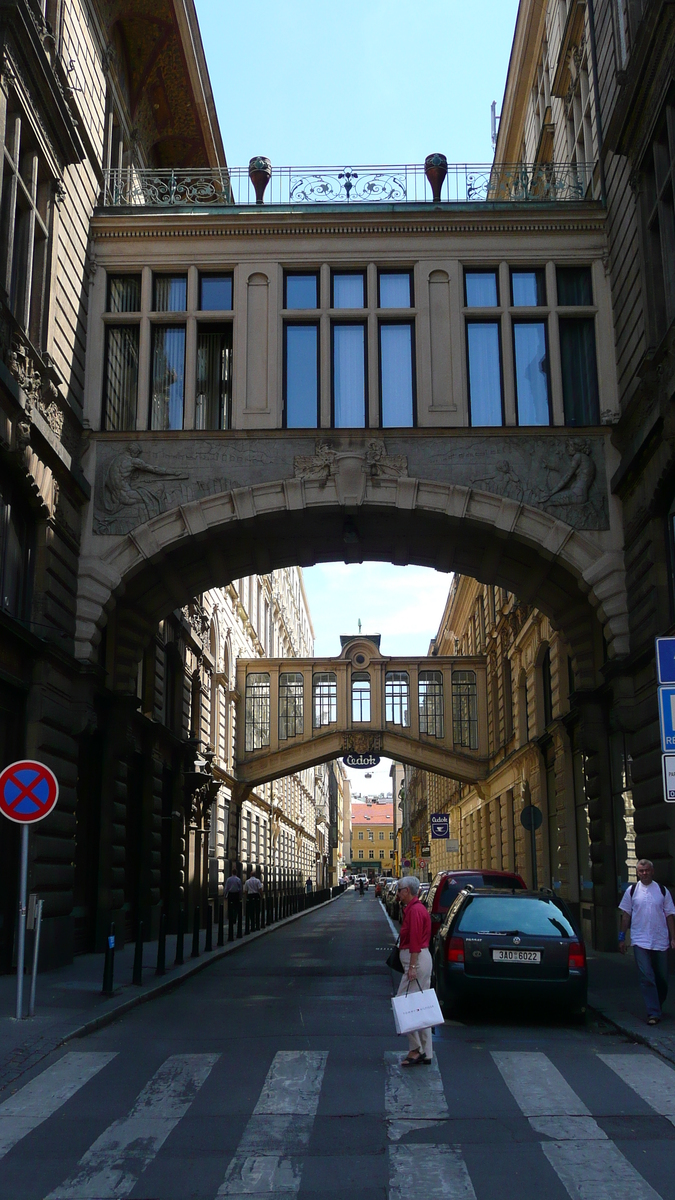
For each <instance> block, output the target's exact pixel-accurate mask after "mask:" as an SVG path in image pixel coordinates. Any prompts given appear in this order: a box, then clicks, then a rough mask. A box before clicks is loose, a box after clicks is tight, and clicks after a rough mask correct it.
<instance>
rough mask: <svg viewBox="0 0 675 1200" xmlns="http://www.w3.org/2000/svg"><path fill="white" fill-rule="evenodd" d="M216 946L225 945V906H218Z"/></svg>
mask: <svg viewBox="0 0 675 1200" xmlns="http://www.w3.org/2000/svg"><path fill="white" fill-rule="evenodd" d="M218 945H219V946H224V945H225V905H224V904H219V905H218Z"/></svg>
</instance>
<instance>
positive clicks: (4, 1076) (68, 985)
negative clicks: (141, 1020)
mask: <svg viewBox="0 0 675 1200" xmlns="http://www.w3.org/2000/svg"><path fill="white" fill-rule="evenodd" d="M337 899H339V896H334V897H333V898H332V899H331V900H325V901H324V902H323V903H322V904H316V905H314V906H313V907H312V908H308V909H305V910H304V911H303V912H299V913H294V914H293V915H292V916H290V917H285V918H284V919H283V920H281V921H276V922H275V923H274V924H273V925H268V926H267V927H266V928H265V929H261V930H260V931H259V932H258V933H250V934H249V935H248V937H242V938H241V939H239V940H235V941H234V942H229V943H228V942H226V943H225V946H222V947H220V948H215V941H216V938H217V929H214V931H213V940H214V949H213V950H211V951H209V952H208V953H206V951H205V950H204V944H205V941H206V930H204V929H203V930H202V931H201V939H200V955H199V957H198V958H192V957H191V950H192V937H191V936H189V937H188V936H185V938H184V943H183V953H184V956H185V962H184V964H183V966H181V967H175V966H174V965H173V963H174V960H175V957H176V935H175V934H169V935H167V939H166V974H165V975H161V976H158V975H156V974H155V970H156V966H157V942H156V941H155V942H146V943H145V944H144V946H143V983H142V985H141V986H140V987H139V986H134V984H132V982H131V977H132V973H133V965H134V945H133V944H132V943H130V944H128V945H126V946H125V947H124V949H123V950H116V951H115V977H114V989H115V990H114V995H112V996H102V995H101V984H102V982H103V960H104V955H103V954H82V955H78V957H77V958H75V960H74V961H73V962H72V963H70V964H69V965H68V966H67V967H59V968H58V969H57V970H55V971H44V972H42V973H41V974H39V975H38V977H37V988H36V1000H35V1016H34V1017H33V1018H32V1019H26V1020H23V1021H17V1020H16V1018H15V1016H14V1013H15V1011H16V975H0V1098H4V1096H2V1095H1V1093H2V1092H3V1089H6V1088H10V1087H11V1084H12V1083H13V1082H14V1080H16V1079H18V1077H19V1076H20V1075H22V1074H23V1072H24V1071H27V1070H29V1068H31V1067H33V1066H35V1065H36V1063H38V1062H40V1060H41V1059H43V1058H44V1057H45V1056H46V1055H47V1054H51V1052H52V1051H53V1050H55V1049H56V1048H57V1046H61V1045H63V1043H64V1042H68V1041H71V1040H72V1039H73V1038H78V1037H84V1036H85V1035H86V1034H88V1033H91V1032H93V1030H95V1029H98V1028H100V1027H101V1026H102V1025H107V1024H109V1023H110V1022H111V1021H114V1020H116V1019H117V1018H118V1017H120V1016H122V1014H123V1013H125V1012H128V1011H129V1009H131V1008H135V1007H136V1005H138V1004H143V1003H144V1002H145V1001H147V1000H152V999H154V997H155V996H159V995H162V994H163V993H165V992H167V991H170V990H171V989H172V988H174V987H177V986H178V985H179V984H181V983H182V981H183V980H184V979H189V978H190V977H191V976H193V975H195V974H197V972H199V971H202V970H204V969H205V968H206V967H208V966H210V965H211V963H214V962H218V961H219V960H220V959H222V958H223V957H225V955H227V954H232V953H234V952H235V951H236V950H238V949H240V947H242V946H247V945H249V944H250V943H251V942H253V941H255V940H256V939H257V938H261V937H265V936H266V935H267V934H271V933H273V932H274V930H275V929H281V928H282V927H283V926H284V925H288V924H290V923H291V922H292V921H299V920H300V919H301V918H302V917H304V916H307V915H308V914H309V913H312V912H318V911H319V909H321V908H324V907H325V906H326V904H333V903H334V902H335V900H337ZM225 937H226V938H227V926H226V927H225ZM30 983H31V980H30V975H26V976H25V980H24V1012H27V1011H28V996H29V992H30Z"/></svg>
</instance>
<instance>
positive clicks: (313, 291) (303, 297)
mask: <svg viewBox="0 0 675 1200" xmlns="http://www.w3.org/2000/svg"><path fill="white" fill-rule="evenodd" d="M286 308H317V278H316V275H287V276H286Z"/></svg>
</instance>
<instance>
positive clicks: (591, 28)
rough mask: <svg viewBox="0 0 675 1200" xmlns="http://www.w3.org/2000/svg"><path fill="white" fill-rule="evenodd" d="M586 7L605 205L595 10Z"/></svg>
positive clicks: (590, 4)
mask: <svg viewBox="0 0 675 1200" xmlns="http://www.w3.org/2000/svg"><path fill="white" fill-rule="evenodd" d="M586 3H587V5H588V32H589V36H590V42H591V67H592V70H593V98H594V100H595V128H596V131H597V135H598V162H599V166H600V199H601V201H602V203H603V204H604V205H606V204H607V186H606V181H605V163H604V159H603V145H604V142H603V136H602V110H601V108H600V88H599V86H598V47H597V44H596V41H595V8H594V3H593V0H586Z"/></svg>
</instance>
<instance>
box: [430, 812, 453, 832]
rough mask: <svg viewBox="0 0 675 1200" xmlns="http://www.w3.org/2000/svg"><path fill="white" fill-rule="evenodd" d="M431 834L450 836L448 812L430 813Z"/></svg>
mask: <svg viewBox="0 0 675 1200" xmlns="http://www.w3.org/2000/svg"><path fill="white" fill-rule="evenodd" d="M431 836H432V838H449V837H450V814H449V813H432V814H431Z"/></svg>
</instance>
